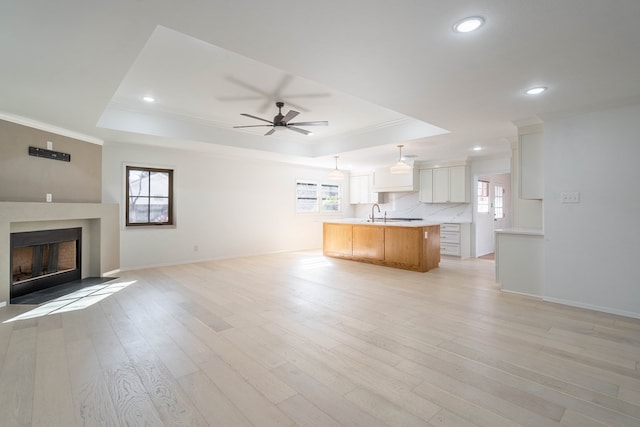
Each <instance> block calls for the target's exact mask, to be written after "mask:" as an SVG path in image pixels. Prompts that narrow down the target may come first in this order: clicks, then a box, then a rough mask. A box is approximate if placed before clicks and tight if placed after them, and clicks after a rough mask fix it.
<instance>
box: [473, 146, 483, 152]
mask: <svg viewBox="0 0 640 427" xmlns="http://www.w3.org/2000/svg"><path fill="white" fill-rule="evenodd" d="M480 150H482V147H480V146H479V145H476V146H475V147H473V151H480Z"/></svg>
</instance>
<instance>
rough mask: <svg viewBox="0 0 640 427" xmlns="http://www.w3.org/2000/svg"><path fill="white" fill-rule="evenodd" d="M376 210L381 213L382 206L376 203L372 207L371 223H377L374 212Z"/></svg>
mask: <svg viewBox="0 0 640 427" xmlns="http://www.w3.org/2000/svg"><path fill="white" fill-rule="evenodd" d="M375 208H378V213H380V205H379V204H377V203H374V204H373V206H371V222H376V217H375V212H374V209H375Z"/></svg>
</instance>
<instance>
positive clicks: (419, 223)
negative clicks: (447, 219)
mask: <svg viewBox="0 0 640 427" xmlns="http://www.w3.org/2000/svg"><path fill="white" fill-rule="evenodd" d="M323 222H326V223H333V224H362V225H384V226H389V227H429V226H432V225H441V224H442V223H440V222H434V221H424V220H411V221H402V220H395V219H387V222H384V220H383V219H381V218H380V219H378V218H376V220H375V222H371V220H369V219H365V218H342V219H334V220H324V221H323Z"/></svg>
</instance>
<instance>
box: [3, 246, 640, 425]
mask: <svg viewBox="0 0 640 427" xmlns="http://www.w3.org/2000/svg"><path fill="white" fill-rule="evenodd" d="M129 281H134V283H133V284H131V285H130V286H126V287H124V286H123V288H122V290H120V291H118V292H115V293H113V294H112V295H110V296H108V297H107V298H104V299H101V300H100V301H99V302H97V303H96V304H94V305H91V306H89V307H86V308H84V309H81V310H77V311H66V312H61V313H58V314H56V313H54V314H50V315H47V316H44V317H37V318H31V319H24V320H16V321H12V322H7V323H0V425H2V426H30V425H33V426H64V427H67V426H74V425H75V426H294V425H299V426H322V427H325V426H366V427H372V426H433V427H435V426H445V427H446V426H456V427H457V426H461V427H465V426H484V427H495V426H531V427H541V426H579V427H585V426H586V427H588V426H629V427H630V426H635V427H638V426H640V320H637V319H630V318H624V317H619V316H614V315H609V314H604V313H599V312H593V311H589V310H584V309H578V308H572V307H566V306H562V305H558V304H551V303H545V302H542V301H540V300H538V299H534V298H528V297H523V296H517V295H511V294H503V293H501V292H500V291H499V289H498V287H497V285H496V284H495V281H494V263H493V262H492V261H487V260H480V259H477V260H474V259H471V260H463V261H461V260H456V259H450V258H445V259H443V260H442V262H441V265H440V268H437V269H434V270H431V271H430V272H428V273H415V272H410V271H404V270H397V269H392V268H387V267H380V266H374V265H368V264H360V263H355V262H350V261H345V260H339V259H331V258H324V257H322V255H321V254H320V252H318V251H308V252H294V253H284V254H275V255H266V256H256V257H247V258H238V259H231V260H223V261H215V262H203V263H197V264H188V265H179V266H173V267H165V268H156V269H146V270H138V271H130V272H124V273H122V274H120V278H119V279H118V280H116V281H114V282H112V283H116V284H117V283H124V282H129ZM94 298H95V300H99V299H100V298H99V297H95V296H94ZM32 308H33V306H17V305H12V306H9V307H5V308H2V309H0V321H5V320H8V319H11V318H13V317H14V316H16V315H19V314H21V313H24V312H26V311H28V310H30V309H32Z"/></svg>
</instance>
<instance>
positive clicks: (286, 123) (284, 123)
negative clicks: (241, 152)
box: [234, 102, 329, 136]
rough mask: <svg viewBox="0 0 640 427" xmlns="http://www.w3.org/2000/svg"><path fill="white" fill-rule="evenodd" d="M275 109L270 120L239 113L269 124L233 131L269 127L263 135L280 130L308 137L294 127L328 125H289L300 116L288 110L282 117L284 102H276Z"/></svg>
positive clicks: (303, 123) (307, 133)
mask: <svg viewBox="0 0 640 427" xmlns="http://www.w3.org/2000/svg"><path fill="white" fill-rule="evenodd" d="M276 107H278V114H277V115H276V116H275V117H274V118H273V121H272V120H267V119H263V118H260V117H256V116H252V115H251V114H246V113H241V114H240V115H241V116H246V117H251V118H252V119H256V120H260V121H263V122H267V123H269V124H268V125H250V126H234V129H237V128H256V127H263V126H264V127H271V129H269V131H268V132H267V133H265V134H264V135H265V136H267V135H271V134H273V133H274V132H275V131H276V130H280V129H289V130H292V131H294V132H298V133H301V134H303V135H310V134H311V132H310V131H308V130H305V129H300V128H299V127H296V126H327V125H328V124H329V122H327V121H317V122H296V123H290V120H292V119H293V118H294V117H296V116H297V115H298V114H300V113H299V112H297V111H293V110H289V112H288V113H287V114H286V115H284V116H283V115H282V107H284V102H276Z"/></svg>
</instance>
